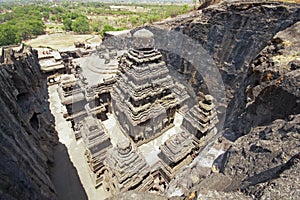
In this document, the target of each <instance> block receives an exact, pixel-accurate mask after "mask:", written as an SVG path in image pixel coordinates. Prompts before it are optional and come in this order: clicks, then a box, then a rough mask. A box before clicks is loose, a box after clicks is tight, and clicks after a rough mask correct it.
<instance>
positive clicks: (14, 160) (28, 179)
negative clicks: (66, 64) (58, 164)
mask: <svg viewBox="0 0 300 200" xmlns="http://www.w3.org/2000/svg"><path fill="white" fill-rule="evenodd" d="M1 60H2V61H3V62H2V63H1V65H0V88H1V89H0V107H1V112H0V118H1V120H0V160H1V162H0V199H49V200H50V199H51V200H53V199H56V194H55V189H54V186H53V184H52V181H51V179H50V168H51V165H52V164H53V146H54V145H55V144H56V143H57V141H58V139H57V136H56V133H55V129H54V127H53V117H52V115H51V114H50V111H49V103H48V93H47V84H46V78H45V77H43V76H42V75H41V72H40V66H39V63H38V57H37V52H36V51H35V50H32V49H31V48H29V47H25V48H24V47H22V48H21V49H19V50H18V52H16V51H13V50H12V49H10V48H6V49H5V51H2V59H1Z"/></svg>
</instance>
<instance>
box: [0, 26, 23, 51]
mask: <svg viewBox="0 0 300 200" xmlns="http://www.w3.org/2000/svg"><path fill="white" fill-rule="evenodd" d="M17 32H18V31H17V28H16V27H15V26H12V25H9V24H0V46H5V45H11V44H17V43H20V42H21V39H20V37H18V35H17Z"/></svg>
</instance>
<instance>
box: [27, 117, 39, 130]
mask: <svg viewBox="0 0 300 200" xmlns="http://www.w3.org/2000/svg"><path fill="white" fill-rule="evenodd" d="M29 122H30V125H31V127H32V128H33V129H34V130H38V129H39V128H40V125H39V119H38V114H37V113H33V115H32V117H31V118H30V121H29Z"/></svg>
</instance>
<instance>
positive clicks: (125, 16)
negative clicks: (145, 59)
mask: <svg viewBox="0 0 300 200" xmlns="http://www.w3.org/2000/svg"><path fill="white" fill-rule="evenodd" d="M190 9H191V7H189V6H188V5H140V4H139V5H134V4H132V5H129V4H126V5H113V4H104V3H99V2H89V3H86V2H78V3H70V2H67V1H66V2H63V3H61V4H59V5H53V4H28V5H13V4H5V5H3V6H1V8H0V11H1V13H0V45H9V44H16V43H19V42H21V40H26V39H28V38H32V37H35V36H38V35H41V34H44V33H45V32H46V33H50V34H52V33H57V32H65V31H72V32H74V33H79V34H87V33H94V34H100V35H103V34H104V32H105V31H114V30H124V29H131V28H133V27H136V26H140V25H145V24H149V23H153V22H156V21H159V20H162V19H165V18H168V17H175V16H176V15H179V14H183V13H186V12H188V11H189V10H190Z"/></svg>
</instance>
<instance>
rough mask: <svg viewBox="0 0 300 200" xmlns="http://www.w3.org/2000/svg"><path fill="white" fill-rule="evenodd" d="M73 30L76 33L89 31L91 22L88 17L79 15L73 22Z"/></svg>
mask: <svg viewBox="0 0 300 200" xmlns="http://www.w3.org/2000/svg"><path fill="white" fill-rule="evenodd" d="M72 30H73V31H74V32H76V33H87V32H89V31H90V27H89V22H88V19H87V18H86V17H78V18H76V19H75V21H74V22H73V23H72Z"/></svg>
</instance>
